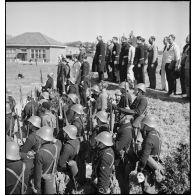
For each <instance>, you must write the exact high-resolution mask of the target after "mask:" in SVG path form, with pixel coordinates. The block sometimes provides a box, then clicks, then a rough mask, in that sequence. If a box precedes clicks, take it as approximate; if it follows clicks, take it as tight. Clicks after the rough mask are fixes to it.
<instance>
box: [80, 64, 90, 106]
mask: <svg viewBox="0 0 195 195" xmlns="http://www.w3.org/2000/svg"><path fill="white" fill-rule="evenodd" d="M89 69H90V65H89V62H87V61H84V62H83V63H82V64H81V82H80V85H79V92H80V97H81V104H82V105H83V106H87V96H86V91H87V88H88V87H89V82H90V80H89V78H88V77H87V76H88V75H89Z"/></svg>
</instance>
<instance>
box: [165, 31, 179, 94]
mask: <svg viewBox="0 0 195 195" xmlns="http://www.w3.org/2000/svg"><path fill="white" fill-rule="evenodd" d="M168 42H169V44H170V46H169V48H168V49H167V51H168V62H167V63H166V65H165V70H166V75H167V81H168V86H169V92H168V94H167V95H168V96H170V95H172V93H173V92H174V94H175V95H176V77H175V71H176V70H178V69H179V68H180V67H179V66H180V49H179V47H178V45H177V44H176V43H175V36H174V35H173V34H171V35H169V38H168Z"/></svg>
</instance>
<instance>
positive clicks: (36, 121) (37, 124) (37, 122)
mask: <svg viewBox="0 0 195 195" xmlns="http://www.w3.org/2000/svg"><path fill="white" fill-rule="evenodd" d="M28 121H29V122H31V123H32V125H33V126H35V127H37V128H41V118H40V117H39V116H31V117H30V118H29V119H28Z"/></svg>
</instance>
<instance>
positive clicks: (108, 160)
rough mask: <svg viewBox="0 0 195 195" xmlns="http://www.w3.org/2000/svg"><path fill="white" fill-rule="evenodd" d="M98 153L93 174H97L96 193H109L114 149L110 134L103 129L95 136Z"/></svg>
mask: <svg viewBox="0 0 195 195" xmlns="http://www.w3.org/2000/svg"><path fill="white" fill-rule="evenodd" d="M95 139H96V141H97V148H98V155H97V161H96V163H95V165H96V168H95V170H94V173H92V174H94V175H97V193H98V194H109V193H110V185H111V182H110V178H111V174H112V172H113V165H114V151H113V149H112V148H111V146H113V141H112V134H111V133H109V132H107V131H103V132H101V133H99V134H98V135H97V136H96V138H95Z"/></svg>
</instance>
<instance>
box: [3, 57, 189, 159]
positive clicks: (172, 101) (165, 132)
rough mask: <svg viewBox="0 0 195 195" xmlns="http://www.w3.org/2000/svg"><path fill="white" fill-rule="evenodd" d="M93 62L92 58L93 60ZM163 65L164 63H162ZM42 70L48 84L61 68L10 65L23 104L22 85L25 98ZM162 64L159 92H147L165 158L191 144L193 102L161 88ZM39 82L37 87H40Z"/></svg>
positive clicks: (9, 79) (9, 77)
mask: <svg viewBox="0 0 195 195" xmlns="http://www.w3.org/2000/svg"><path fill="white" fill-rule="evenodd" d="M89 61H90V63H91V62H92V59H89ZM159 62H160V61H159ZM40 68H41V69H42V73H43V80H44V82H45V81H46V80H47V74H48V73H50V72H53V73H54V74H55V76H54V79H56V73H57V66H56V65H52V64H51V65H47V64H38V66H35V65H18V64H16V63H7V64H6V87H7V88H8V89H10V90H11V91H12V93H13V96H14V97H15V99H16V101H17V102H19V86H20V85H21V86H22V92H23V97H24V98H25V96H26V94H27V92H30V90H31V89H34V87H35V85H38V83H40ZM159 69H160V63H159V65H158V68H157V73H156V74H157V90H149V89H148V90H147V97H148V101H149V109H148V111H149V113H150V114H154V115H155V118H156V121H157V124H158V130H159V132H160V133H161V135H162V138H163V144H162V153H161V156H162V157H163V156H166V155H168V154H169V153H170V152H171V151H172V150H174V149H175V148H176V147H177V145H178V143H179V142H180V141H185V142H187V143H189V142H190V137H189V136H190V103H189V101H186V100H184V99H182V97H181V96H179V95H178V96H175V97H170V98H168V97H167V96H166V93H165V92H161V91H159V89H161V83H160V82H161V80H160V74H159ZM19 72H20V73H22V74H23V75H24V77H25V78H24V79H21V80H19V79H17V74H18V73H19ZM36 83H37V84H36ZM148 85H149V83H148V76H147V74H146V86H148ZM177 89H178V90H177V93H180V92H181V90H180V82H179V80H177Z"/></svg>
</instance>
